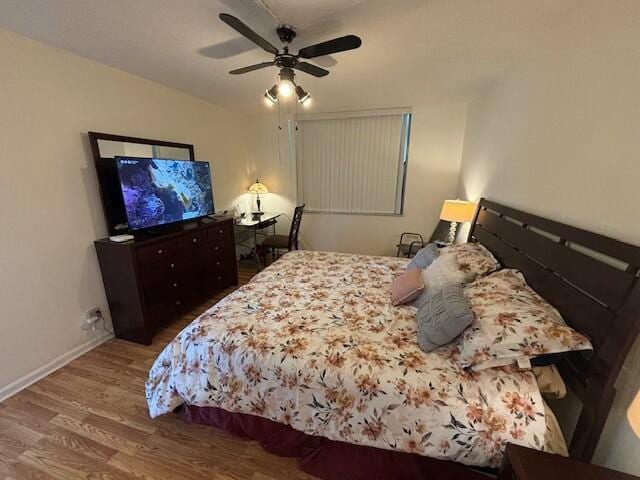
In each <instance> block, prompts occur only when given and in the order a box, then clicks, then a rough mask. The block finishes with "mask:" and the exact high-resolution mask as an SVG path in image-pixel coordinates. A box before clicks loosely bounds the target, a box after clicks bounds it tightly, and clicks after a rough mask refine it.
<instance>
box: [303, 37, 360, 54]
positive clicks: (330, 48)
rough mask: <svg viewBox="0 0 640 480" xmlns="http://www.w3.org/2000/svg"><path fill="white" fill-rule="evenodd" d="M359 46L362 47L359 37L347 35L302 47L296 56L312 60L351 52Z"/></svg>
mask: <svg viewBox="0 0 640 480" xmlns="http://www.w3.org/2000/svg"><path fill="white" fill-rule="evenodd" d="M360 45H362V40H360V37H356V36H355V35H347V36H345V37H338V38H334V39H333V40H327V41H326V42H321V43H316V44H315V45H310V46H308V47H304V48H303V49H302V50H300V51H299V52H298V55H300V56H301V57H302V58H314V57H320V56H322V55H331V54H332V53H338V52H344V51H345V50H353V49H354V48H358V47H359V46H360Z"/></svg>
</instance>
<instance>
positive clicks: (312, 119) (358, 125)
mask: <svg viewBox="0 0 640 480" xmlns="http://www.w3.org/2000/svg"><path fill="white" fill-rule="evenodd" d="M410 124H411V114H410V113H409V112H408V111H407V110H396V109H394V110H381V111H375V112H364V113H363V112H351V113H342V114H327V115H313V116H308V117H302V118H301V119H300V120H299V121H298V143H297V155H296V158H297V176H298V198H299V199H300V200H301V201H302V202H304V203H306V209H307V210H308V211H315V212H334V213H359V214H383V215H399V214H402V209H403V202H404V186H405V177H406V170H407V158H408V147H409V130H410Z"/></svg>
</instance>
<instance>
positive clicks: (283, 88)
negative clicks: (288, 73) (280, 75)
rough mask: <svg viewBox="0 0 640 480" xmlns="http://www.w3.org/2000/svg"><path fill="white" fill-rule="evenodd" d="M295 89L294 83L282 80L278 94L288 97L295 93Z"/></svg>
mask: <svg viewBox="0 0 640 480" xmlns="http://www.w3.org/2000/svg"><path fill="white" fill-rule="evenodd" d="M294 88H295V87H294V86H293V83H292V82H290V81H289V80H281V81H280V83H279V84H278V94H280V95H282V96H283V97H288V96H290V95H291V94H292V93H293V90H294Z"/></svg>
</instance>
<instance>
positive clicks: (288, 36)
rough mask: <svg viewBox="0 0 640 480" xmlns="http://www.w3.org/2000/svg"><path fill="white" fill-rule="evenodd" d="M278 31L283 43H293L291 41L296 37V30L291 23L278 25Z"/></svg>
mask: <svg viewBox="0 0 640 480" xmlns="http://www.w3.org/2000/svg"><path fill="white" fill-rule="evenodd" d="M276 32H277V33H278V37H279V38H280V41H281V42H283V43H291V41H292V40H293V39H294V38H296V31H295V30H294V29H293V27H290V26H289V25H278V28H276Z"/></svg>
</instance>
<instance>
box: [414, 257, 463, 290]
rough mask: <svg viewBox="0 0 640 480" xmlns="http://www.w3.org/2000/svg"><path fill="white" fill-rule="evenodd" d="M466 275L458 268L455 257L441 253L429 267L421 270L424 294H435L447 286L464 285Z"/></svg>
mask: <svg viewBox="0 0 640 480" xmlns="http://www.w3.org/2000/svg"><path fill="white" fill-rule="evenodd" d="M467 276H468V275H467V274H466V273H465V272H463V271H462V270H460V269H459V268H458V262H457V260H456V256H455V255H454V254H451V253H442V254H440V256H439V257H438V258H436V259H435V260H434V261H433V263H432V264H431V265H429V266H428V267H427V268H425V269H424V270H422V281H423V283H424V289H425V291H426V292H431V293H434V292H437V291H438V290H442V289H443V288H444V287H446V286H448V285H460V284H463V283H466V279H467Z"/></svg>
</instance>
